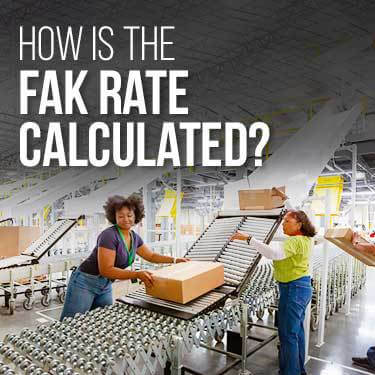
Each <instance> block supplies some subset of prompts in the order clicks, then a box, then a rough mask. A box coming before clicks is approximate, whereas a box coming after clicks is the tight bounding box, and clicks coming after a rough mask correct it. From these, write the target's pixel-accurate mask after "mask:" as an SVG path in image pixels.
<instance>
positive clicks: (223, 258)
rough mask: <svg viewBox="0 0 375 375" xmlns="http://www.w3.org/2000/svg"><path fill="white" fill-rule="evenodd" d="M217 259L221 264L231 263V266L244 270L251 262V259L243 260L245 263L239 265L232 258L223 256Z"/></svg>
mask: <svg viewBox="0 0 375 375" xmlns="http://www.w3.org/2000/svg"><path fill="white" fill-rule="evenodd" d="M219 261H220V263H223V264H232V265H233V266H235V267H237V268H239V269H242V270H245V271H246V270H247V268H248V267H249V265H250V264H251V263H252V260H250V261H245V260H243V262H246V265H242V266H240V265H238V263H236V262H235V261H234V260H232V258H229V259H228V258H227V257H225V256H222V257H220V258H219Z"/></svg>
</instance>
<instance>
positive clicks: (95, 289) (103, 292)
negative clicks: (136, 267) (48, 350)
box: [60, 195, 188, 320]
mask: <svg viewBox="0 0 375 375" xmlns="http://www.w3.org/2000/svg"><path fill="white" fill-rule="evenodd" d="M104 210H105V214H106V217H107V219H108V221H109V222H110V223H112V224H113V225H112V226H111V227H109V228H107V229H105V230H104V231H103V232H101V233H100V234H99V236H98V240H97V243H96V246H95V248H94V250H93V251H92V253H91V254H90V256H89V257H88V258H87V259H86V260H85V261H84V262H83V263H82V264H81V265H80V267H79V268H78V269H77V270H76V271H74V272H73V274H72V276H71V278H70V280H69V285H68V288H67V292H66V297H65V303H64V308H63V311H62V314H61V317H60V320H63V319H64V318H65V317H74V315H75V314H77V313H85V312H86V311H89V310H93V309H95V308H97V307H103V306H106V305H111V304H112V303H113V299H112V281H114V280H116V279H118V280H129V279H139V280H141V281H143V282H144V284H145V285H146V286H151V285H152V284H153V278H152V274H151V273H150V272H148V271H142V270H140V271H132V270H130V269H126V268H128V267H129V266H131V265H132V264H133V262H134V259H135V255H136V254H137V255H139V256H140V257H142V258H143V259H145V260H147V261H149V262H151V263H181V262H186V261H188V259H186V258H173V257H170V256H165V255H160V254H157V253H154V252H153V251H152V250H151V249H150V248H149V247H148V246H147V245H146V244H144V243H143V240H142V238H141V237H140V236H139V235H138V234H137V233H135V232H134V231H133V230H132V229H131V228H132V227H133V226H134V225H135V224H138V223H139V222H140V221H141V220H142V219H143V217H144V206H143V203H142V199H141V198H139V197H137V196H136V195H131V196H130V197H128V198H124V197H121V196H119V195H115V196H113V197H110V198H108V200H107V202H106V204H105V206H104Z"/></svg>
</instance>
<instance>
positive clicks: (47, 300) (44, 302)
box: [40, 294, 51, 307]
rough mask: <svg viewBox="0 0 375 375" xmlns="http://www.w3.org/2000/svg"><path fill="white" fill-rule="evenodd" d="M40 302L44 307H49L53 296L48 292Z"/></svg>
mask: <svg viewBox="0 0 375 375" xmlns="http://www.w3.org/2000/svg"><path fill="white" fill-rule="evenodd" d="M40 303H41V304H42V305H43V306H44V307H48V306H49V305H50V304H51V298H50V296H49V294H46V295H44V296H43V297H42V299H41V300H40Z"/></svg>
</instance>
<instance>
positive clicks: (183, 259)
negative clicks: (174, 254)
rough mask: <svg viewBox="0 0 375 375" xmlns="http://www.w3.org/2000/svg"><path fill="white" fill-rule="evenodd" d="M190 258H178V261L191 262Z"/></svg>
mask: <svg viewBox="0 0 375 375" xmlns="http://www.w3.org/2000/svg"><path fill="white" fill-rule="evenodd" d="M190 260H191V259H189V258H176V263H185V262H190Z"/></svg>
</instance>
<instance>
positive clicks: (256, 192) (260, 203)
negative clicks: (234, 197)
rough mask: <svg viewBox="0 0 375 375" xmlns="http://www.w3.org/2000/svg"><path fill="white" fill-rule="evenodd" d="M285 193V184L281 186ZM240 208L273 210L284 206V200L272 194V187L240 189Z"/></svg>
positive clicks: (280, 188)
mask: <svg viewBox="0 0 375 375" xmlns="http://www.w3.org/2000/svg"><path fill="white" fill-rule="evenodd" d="M278 189H279V190H281V191H283V192H284V193H285V186H283V187H279V188H278ZM238 198H239V201H240V210H272V209H273V208H278V207H282V206H284V201H283V200H282V199H281V198H280V197H277V196H272V189H252V190H239V192H238Z"/></svg>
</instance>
